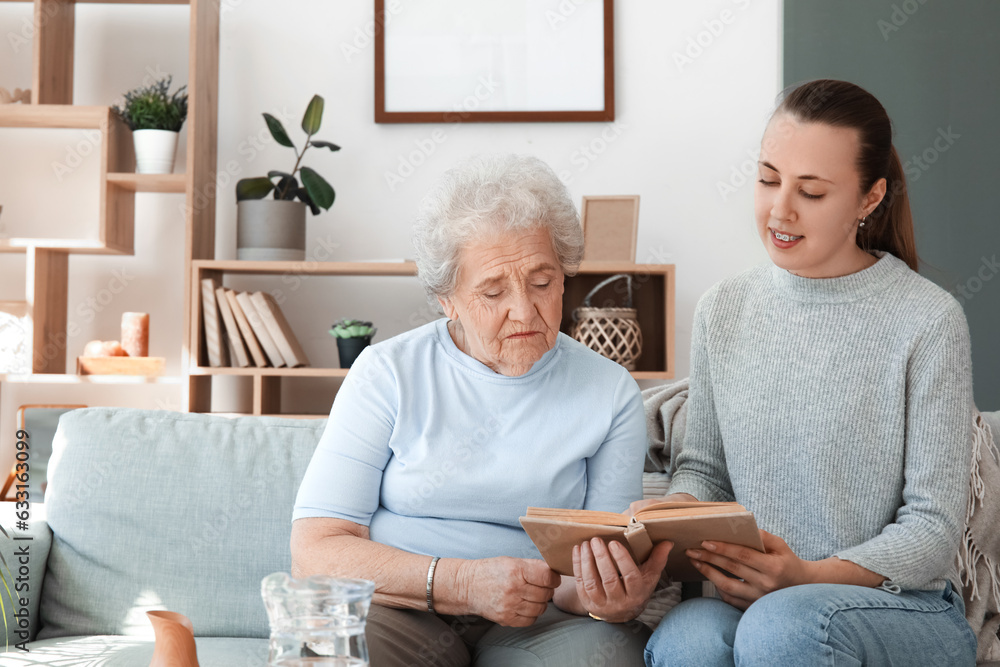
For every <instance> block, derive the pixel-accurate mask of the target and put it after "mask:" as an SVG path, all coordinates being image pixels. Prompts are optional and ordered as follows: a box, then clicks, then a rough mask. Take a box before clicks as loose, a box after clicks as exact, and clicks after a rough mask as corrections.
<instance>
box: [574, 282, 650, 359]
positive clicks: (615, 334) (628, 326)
mask: <svg viewBox="0 0 1000 667" xmlns="http://www.w3.org/2000/svg"><path fill="white" fill-rule="evenodd" d="M622 278H624V279H625V281H626V284H627V286H628V289H627V296H626V301H625V307H624V308H594V307H593V306H591V305H590V300H591V299H592V298H593V297H594V295H595V294H596V293H597V292H598V291H599V290H600V289H601V288H602V287H605V286H607V285H610V284H611V283H613V282H615V281H616V280H621V279H622ZM571 335H572V336H573V338H575V339H576V340H578V341H580V342H581V343H583V344H584V345H586V346H587V347H589V348H590V349H592V350H594V351H595V352H599V353H600V354H602V355H604V356H605V357H607V358H608V359H611V360H612V361H616V362H618V363H619V364H621V365H622V366H624V367H625V368H626V369H627V370H630V371H634V370H635V362H636V360H638V359H639V357H640V356H641V355H642V330H641V329H639V320H638V318H637V316H636V310H635V308H633V307H632V276H631V275H629V274H627V273H619V274H617V275H614V276H611V277H610V278H608V279H607V280H604V281H601V282H600V283H598V284H597V285H596V286H595V287H594V289H592V290H590V292H589V293H588V294H587V296H586V297H584V299H583V305H582V306H580V307H579V308H577V309H576V310H574V311H573V326H572V329H571Z"/></svg>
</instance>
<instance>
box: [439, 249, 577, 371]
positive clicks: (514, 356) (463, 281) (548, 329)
mask: <svg viewBox="0 0 1000 667" xmlns="http://www.w3.org/2000/svg"><path fill="white" fill-rule="evenodd" d="M562 294H563V272H562V270H561V269H560V267H559V260H558V258H557V257H556V254H555V252H554V251H553V250H552V241H551V239H550V237H549V232H548V231H547V230H545V229H538V230H532V231H524V232H514V233H511V234H505V235H502V236H499V237H497V238H495V239H491V240H490V241H486V242H480V243H475V244H472V245H469V246H466V247H465V248H464V249H463V251H462V255H461V262H460V265H459V270H458V283H457V285H456V286H455V291H454V293H453V294H452V295H451V296H450V297H445V298H441V299H440V302H441V306H442V307H443V308H444V312H445V314H446V315H447V316H448V317H449V319H451V320H452V322H451V323H449V331H450V332H451V336H452V339H453V340H454V341H455V344H456V345H457V346H458V348H459V349H460V350H462V351H463V352H465V353H466V354H468V355H469V356H471V357H473V358H475V359H477V360H479V361H480V362H482V363H483V364H485V365H486V366H488V367H490V368H491V369H493V370H494V371H495V372H497V373H500V374H501V375H510V376H517V375H524V374H525V373H527V372H528V371H529V370H531V367H532V366H533V365H534V363H535V362H536V361H538V360H539V359H541V358H542V355H543V354H545V353H546V352H548V351H549V350H551V349H552V346H553V345H555V343H556V337H557V336H558V334H559V322H560V320H561V319H562Z"/></svg>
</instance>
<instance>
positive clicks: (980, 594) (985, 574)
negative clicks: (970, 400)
mask: <svg viewBox="0 0 1000 667" xmlns="http://www.w3.org/2000/svg"><path fill="white" fill-rule="evenodd" d="M687 397H688V381H687V379H686V378H685V379H683V380H679V381H677V382H674V383H672V384H668V385H662V386H658V387H652V388H650V389H646V390H644V391H643V392H642V400H643V407H644V409H645V413H646V430H647V432H648V436H649V448H648V449H647V451H646V464H645V471H646V472H665V473H667V474H668V475H670V476H671V477H672V476H673V473H674V471H675V470H676V469H677V455H678V454H679V453H680V450H681V447H682V446H683V444H684V431H685V426H686V417H687ZM991 427H992V433H991ZM994 437H995V438H997V439H994ZM969 483H970V485H971V487H972V493H971V495H970V498H969V509H968V516H967V519H966V528H965V536H964V539H963V540H962V545H961V548H960V550H959V553H958V564H959V572H960V573H961V576H962V584H963V588H962V596H963V598H964V599H965V617H966V619H967V620H968V621H969V625H970V626H972V630H973V632H975V633H976V636H977V637H978V639H979V651H978V654H977V656H976V657H977V663H978V664H983V663H984V662H987V661H996V660H1000V637H998V631H1000V412H993V413H987V414H986V415H979V414H978V413H977V414H976V418H975V429H974V448H973V468H972V475H971V477H970V481H969Z"/></svg>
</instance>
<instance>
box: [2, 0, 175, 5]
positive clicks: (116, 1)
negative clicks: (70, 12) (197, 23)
mask: <svg viewBox="0 0 1000 667" xmlns="http://www.w3.org/2000/svg"><path fill="white" fill-rule="evenodd" d="M33 1H34V0H0V2H23V3H25V4H29V3H32V2H33ZM73 2H75V3H76V4H78V5H83V4H99V5H190V4H191V0H73Z"/></svg>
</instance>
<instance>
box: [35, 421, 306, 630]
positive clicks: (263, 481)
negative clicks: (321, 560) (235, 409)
mask: <svg viewBox="0 0 1000 667" xmlns="http://www.w3.org/2000/svg"><path fill="white" fill-rule="evenodd" d="M325 423H326V422H325V420H286V419H281V418H268V417H241V418H234V419H229V418H225V417H217V416H211V415H199V414H184V413H175V412H165V411H146V410H132V409H124V408H91V409H86V410H78V411H75V412H72V413H69V414H67V415H66V416H65V417H63V419H62V421H61V422H60V424H59V430H58V432H57V434H56V439H55V443H54V453H53V460H52V464H51V468H50V476H49V480H50V481H49V488H48V494H47V497H46V501H47V502H46V505H47V510H48V522H49V527H50V528H51V529H52V533H53V540H52V548H51V552H50V554H49V559H48V563H47V570H46V573H45V585H44V588H43V590H42V600H41V621H42V628H41V630H40V632H39V634H38V638H39V639H47V638H52V637H63V636H69V635H147V636H151V633H152V629H151V626H150V623H149V621H148V619H147V618H146V615H145V612H146V611H148V610H150V609H169V610H171V611H177V612H180V613H182V614H185V615H187V616H188V618H190V619H191V622H192V624H193V625H194V632H195V636H216V637H267V636H268V634H269V629H268V624H267V615H266V613H265V610H264V606H263V602H262V600H261V597H260V580H261V579H262V578H263V577H264V576H266V575H268V574H270V573H271V572H276V571H288V570H289V569H290V567H291V556H290V552H289V539H290V536H291V516H292V506H293V504H294V501H295V494H296V492H297V490H298V486H299V483H300V481H301V479H302V476H303V475H304V474H305V470H306V466H307V465H308V464H309V460H310V458H311V457H312V453H313V449H314V448H315V446H316V443H317V442H318V441H319V437H320V434H321V433H322V430H323V427H324V426H325Z"/></svg>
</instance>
